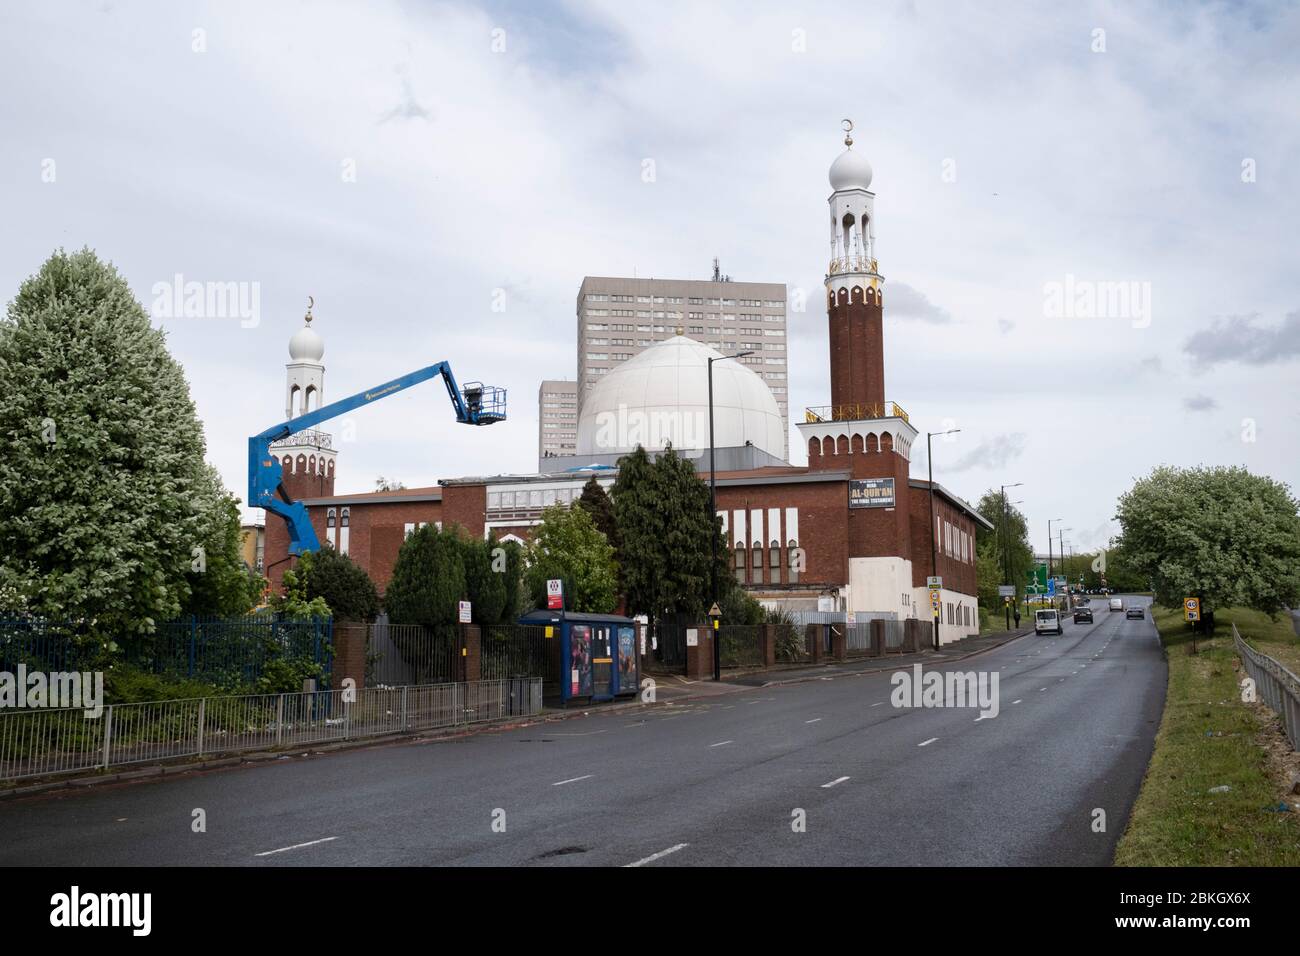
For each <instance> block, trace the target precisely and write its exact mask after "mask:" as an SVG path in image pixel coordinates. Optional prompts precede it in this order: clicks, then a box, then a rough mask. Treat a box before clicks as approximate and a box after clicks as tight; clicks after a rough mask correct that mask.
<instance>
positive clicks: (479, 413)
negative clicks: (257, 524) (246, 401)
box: [248, 362, 506, 555]
mask: <svg viewBox="0 0 1300 956" xmlns="http://www.w3.org/2000/svg"><path fill="white" fill-rule="evenodd" d="M438 375H441V376H442V381H443V384H445V385H446V386H447V394H448V395H449V396H450V397H451V404H452V407H453V408H454V409H455V410H456V421H458V422H460V423H461V424H462V425H491V424H493V423H495V422H499V421H504V420H505V417H506V390H505V389H504V388H494V387H492V386H490V385H484V384H483V383H481V382H466V383H465V388H464V389H463V390H462V389H461V388H460V387H459V386H457V384H456V377H455V376H454V375H452V374H451V366H450V365H448V364H447V363H446V362H439V363H438V364H436V365H430V366H428V367H427V368H422V369H419V370H418V371H415V372H411V373H410V374H408V375H403V376H402V377H401V378H395V379H393V380H392V381H391V382H385V383H384V384H383V385H380V386H379V387H377V388H372V389H367V390H366V391H364V392H359V393H357V394H356V395H353V396H351V397H350V398H344V399H341V400H340V401H337V402H332V403H331V404H329V405H325V406H323V407H321V408H318V409H316V410H315V411H312V412H307V413H306V414H304V415H299V416H298V417H297V418H291V419H289V420H288V421H287V422H281V423H280V424H279V425H273V426H272V427H270V428H268V429H267V430H266V431H264V432H261V433H260V434H257V435H254V436H253V437H251V438H250V439H248V503H249V505H250V506H252V507H254V508H265V509H266V510H267V511H269V512H271V513H272V514H275V515H279V516H280V517H281V518H283V519H284V520H285V523H286V524H288V526H289V553H290V554H291V555H302V554H305V553H307V552H309V551H319V550H320V539H318V538H317V537H316V532H315V530H314V529H313V528H312V526H311V521H310V520H309V519H308V517H307V508H306V506H305V505H303V504H302V502H300V501H293V500H291V499H290V498H289V495H288V494H287V493H286V492H285V490H284V485H283V482H282V480H281V479H282V477H283V469H282V468H281V466H280V462H279V461H278V460H277V459H276V457H275V456H274V455H272V454H271V445H272V444H273V443H274V442H277V441H280V440H281V439H284V438H288V437H289V436H290V435H295V434H297V433H298V432H301V431H305V430H307V429H309V428H311V427H312V426H314V425H318V424H319V423H321V422H323V421H327V420H329V419H331V418H334V417H335V416H337V415H342V414H343V413H344V412H350V411H352V410H353V409H354V408H360V407H361V406H363V405H369V404H370V403H371V402H375V401H378V400H379V399H381V398H387V397H388V396H389V395H395V394H396V393H397V392H400V391H403V390H404V389H407V388H410V387H411V386H412V385H418V384H419V383H420V382H423V381H426V380H427V379H431V378H434V377H435V376H438Z"/></svg>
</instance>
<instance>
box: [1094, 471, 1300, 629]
mask: <svg viewBox="0 0 1300 956" xmlns="http://www.w3.org/2000/svg"><path fill="white" fill-rule="evenodd" d="M1298 509H1300V502H1297V501H1296V499H1295V498H1294V497H1292V495H1291V493H1290V490H1289V489H1288V488H1287V486H1286V485H1284V484H1282V483H1281V482H1278V481H1274V480H1273V479H1271V478H1266V477H1263V476H1260V475H1252V474H1251V473H1250V472H1248V471H1246V469H1244V468H1240V467H1214V468H1205V467H1198V468H1191V469H1179V468H1173V467H1169V466H1161V467H1159V468H1156V469H1155V470H1154V471H1152V472H1151V474H1150V475H1149V476H1147V477H1146V478H1142V479H1140V480H1139V481H1138V482H1137V483H1136V484H1134V486H1133V488H1132V489H1131V490H1130V491H1128V492H1126V493H1125V494H1124V495H1121V496H1120V499H1119V509H1118V511H1119V513H1118V514H1117V515H1116V518H1117V519H1118V520H1119V523H1120V527H1121V528H1122V529H1123V531H1122V534H1121V538H1120V547H1119V550H1120V552H1121V555H1122V557H1123V559H1124V561H1125V562H1127V563H1128V564H1130V565H1131V567H1132V568H1133V569H1134V570H1135V571H1137V572H1138V573H1139V574H1141V575H1143V576H1144V577H1146V578H1147V579H1149V580H1150V581H1151V583H1152V585H1153V586H1154V588H1155V597H1156V600H1157V601H1158V602H1160V603H1161V604H1165V605H1169V606H1175V607H1176V606H1179V605H1181V604H1182V601H1183V598H1185V597H1189V596H1197V597H1200V598H1201V600H1202V604H1203V608H1204V610H1205V611H1206V612H1207V613H1212V612H1213V611H1214V610H1215V609H1216V608H1223V607H1230V606H1239V607H1250V608H1255V609H1257V610H1261V611H1266V612H1268V613H1273V612H1275V611H1278V610H1279V609H1281V608H1282V607H1283V605H1292V606H1294V605H1295V604H1296V603H1297V601H1298V600H1300V517H1297V510H1298ZM1110 565H1111V556H1110V555H1109V554H1108V555H1107V571H1108V573H1107V577H1108V578H1109V576H1110V572H1109V569H1110Z"/></svg>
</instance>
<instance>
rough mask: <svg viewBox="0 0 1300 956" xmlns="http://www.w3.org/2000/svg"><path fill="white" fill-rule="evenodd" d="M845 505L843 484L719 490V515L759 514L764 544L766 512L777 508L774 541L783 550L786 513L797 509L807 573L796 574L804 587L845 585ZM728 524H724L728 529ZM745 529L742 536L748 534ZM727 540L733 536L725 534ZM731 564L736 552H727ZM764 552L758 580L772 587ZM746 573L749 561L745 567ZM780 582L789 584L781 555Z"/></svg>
mask: <svg viewBox="0 0 1300 956" xmlns="http://www.w3.org/2000/svg"><path fill="white" fill-rule="evenodd" d="M848 506H849V491H848V485H847V483H845V482H843V481H810V482H807V483H806V484H805V483H795V484H781V485H748V486H744V485H741V486H736V485H728V486H722V485H719V486H718V510H719V511H732V512H734V511H736V510H738V509H741V508H744V509H745V510H746V511H747V512H748V510H749V509H752V508H762V509H763V510H764V516H763V520H764V530H763V537H764V538H765V539H766V540H765V542H764V543H765V544H767V543H769V542H770V541H771V539H772V538H773V537H774V535H772V534H770V533H769V530H768V529H767V526H766V521H767V514H766V511H767V509H768V508H779V509H781V523H782V527H781V537H780V538H778V540H779V541H780V542H781V543H782V545H785V544H786V542H788V541H789V535H788V534H787V533H786V528H785V509H786V508H798V509H799V546H800V547H801V548H803V550H804V556H805V559H806V561H807V568H806V570H805V571H804V572H803V573H802V574H800V575H799V584H800V585H804V584H808V585H827V584H833V585H841V584H844V583H845V582H846V581H848V574H849V552H848V525H847V523H846V521H845V515H846V513H847V511H848ZM731 527H732V523H731V522H728V528H729V529H730V528H731ZM748 533H749V532H748V528H746V534H747V535H748ZM727 534H728V540H729V541H734V538H732V537H731V535H732V531H731V530H728V532H727ZM732 555H733V561H734V555H735V551H734V549H733V551H732ZM767 557H768V555H767V548H766V547H765V548H764V549H763V559H764V562H765V567H764V575H763V581H764V584H770V583H772V582H771V570H772V569H771V566H770V564H768V563H767ZM746 568H748V561H747V562H746ZM779 570H780V572H781V582H780V583H783V584H788V583H789V561H788V558H787V556H786V555H785V554H784V553H783V554H782V557H781V562H780V568H779Z"/></svg>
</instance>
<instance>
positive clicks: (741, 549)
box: [736, 544, 745, 584]
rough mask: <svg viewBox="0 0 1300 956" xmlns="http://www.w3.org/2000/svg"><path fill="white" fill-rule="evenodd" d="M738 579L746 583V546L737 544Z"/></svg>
mask: <svg viewBox="0 0 1300 956" xmlns="http://www.w3.org/2000/svg"><path fill="white" fill-rule="evenodd" d="M736 580H737V581H739V582H740V583H741V584H744V583H745V546H744V545H743V544H738V545H736Z"/></svg>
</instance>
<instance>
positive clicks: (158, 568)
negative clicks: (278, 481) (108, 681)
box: [0, 249, 238, 638]
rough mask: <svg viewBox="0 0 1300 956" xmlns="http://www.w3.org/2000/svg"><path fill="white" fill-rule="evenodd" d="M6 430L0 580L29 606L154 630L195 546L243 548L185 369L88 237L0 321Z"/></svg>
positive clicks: (119, 631) (174, 606)
mask: <svg viewBox="0 0 1300 956" xmlns="http://www.w3.org/2000/svg"><path fill="white" fill-rule="evenodd" d="M0 436H3V437H2V438H0V440H2V441H3V445H4V454H3V455H0V541H2V542H4V545H3V548H0V590H6V589H7V590H11V591H13V592H16V593H17V594H19V595H21V598H20V600H21V601H22V603H23V604H24V605H25V606H26V608H27V610H28V612H29V613H31V614H32V615H34V616H40V617H45V618H50V619H54V620H72V621H76V622H78V624H79V626H80V627H81V628H82V629H83V630H84V631H86V632H102V633H106V634H111V635H112V636H114V637H117V638H120V637H121V636H122V635H124V634H127V633H132V632H135V633H139V632H147V631H150V630H152V629H153V627H154V625H155V622H157V621H160V620H165V619H167V618H172V617H175V616H176V615H177V614H178V613H179V612H180V610H181V608H182V606H183V605H185V603H186V602H187V601H188V599H189V596H190V591H191V589H192V587H193V584H192V581H191V578H190V575H191V573H192V572H191V568H192V566H193V565H194V562H195V561H196V560H197V559H198V558H199V557H200V555H202V556H203V560H204V561H206V562H207V565H208V567H213V566H214V565H216V566H220V565H221V562H222V561H224V560H225V558H226V557H227V556H228V557H229V558H230V560H231V561H232V562H234V561H237V560H238V554H237V551H236V552H235V553H234V554H230V555H226V553H225V549H226V548H227V547H228V546H229V539H228V536H225V535H222V534H221V533H220V527H219V525H220V522H219V521H217V520H214V516H219V514H220V509H221V505H220V504H219V502H215V501H214V500H213V498H214V494H216V492H215V491H214V482H213V481H212V480H211V476H210V474H209V473H208V472H207V471H206V470H205V466H204V461H203V457H204V450H205V449H204V441H203V431H202V428H201V426H200V424H199V420H198V416H197V414H196V413H195V410H194V403H193V402H192V401H191V399H190V395H189V387H188V385H187V384H186V381H185V376H184V374H183V372H182V370H181V367H180V366H179V365H178V364H177V363H176V361H175V360H174V359H173V358H172V357H171V356H170V355H169V354H168V352H167V346H166V341H165V337H164V335H163V333H162V332H161V331H159V330H157V329H154V328H153V327H152V326H151V325H150V323H149V316H148V314H147V313H146V312H145V310H144V308H143V307H142V306H141V305H140V303H139V302H137V301H136V300H135V298H134V296H133V295H132V294H131V290H130V287H129V286H128V285H127V283H126V281H125V280H124V279H123V278H122V277H121V276H120V275H119V274H118V273H117V270H116V269H114V268H113V267H112V266H111V265H109V264H107V263H104V262H101V261H100V260H99V258H98V257H97V256H96V255H95V253H94V252H92V251H91V250H89V249H83V250H81V251H80V252H75V253H72V254H67V253H64V252H63V251H62V250H60V251H59V252H56V253H55V254H54V255H53V256H51V257H50V258H49V260H47V261H46V262H45V264H44V265H43V266H42V267H41V269H40V271H39V272H38V273H37V274H36V275H34V276H32V277H31V278H30V279H28V280H27V281H26V282H24V283H23V284H22V286H21V287H20V288H19V290H18V294H17V296H15V298H14V299H13V301H12V302H11V303H10V304H9V307H8V311H7V314H6V317H5V318H4V320H3V321H0ZM235 546H236V548H237V546H238V542H237V541H235ZM205 552H206V553H205Z"/></svg>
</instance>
